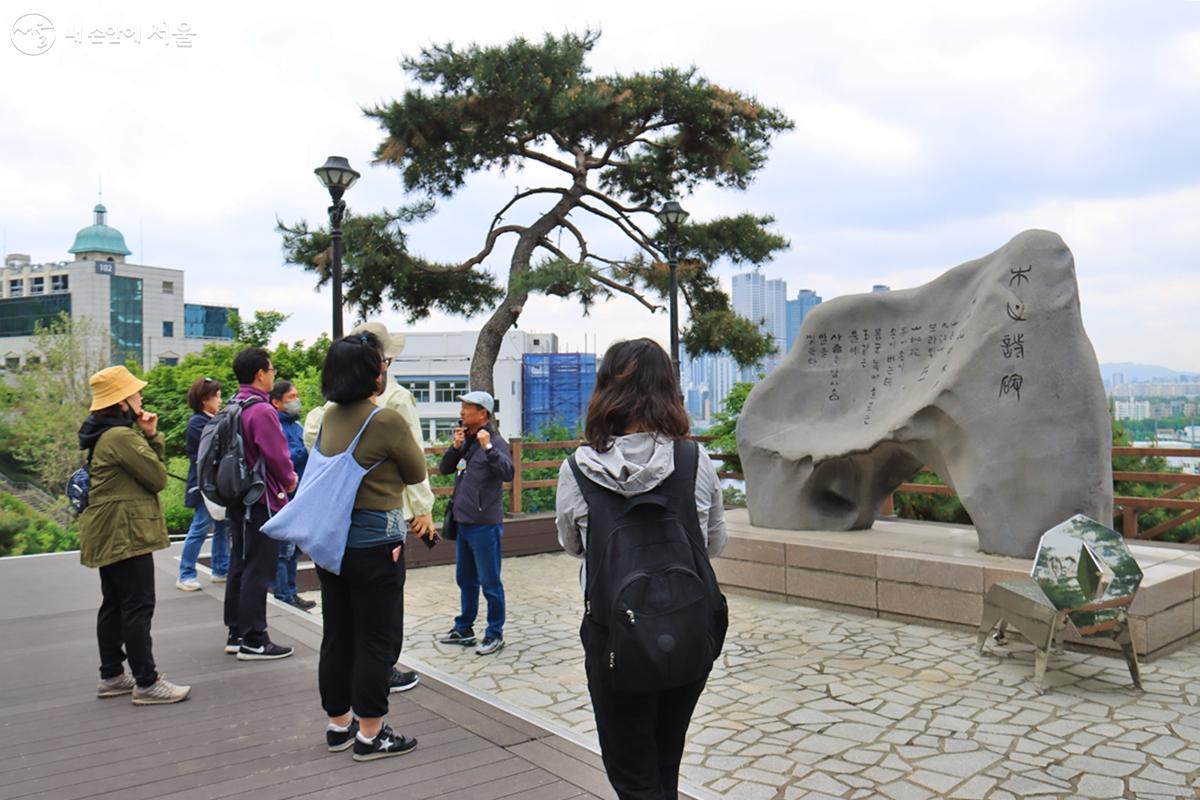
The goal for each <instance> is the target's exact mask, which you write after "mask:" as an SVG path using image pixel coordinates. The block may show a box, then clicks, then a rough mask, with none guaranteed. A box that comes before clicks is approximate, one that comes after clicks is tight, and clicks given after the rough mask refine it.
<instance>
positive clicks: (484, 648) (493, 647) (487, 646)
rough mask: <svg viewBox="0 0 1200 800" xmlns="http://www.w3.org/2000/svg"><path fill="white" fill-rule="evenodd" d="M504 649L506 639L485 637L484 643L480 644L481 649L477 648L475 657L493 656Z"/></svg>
mask: <svg viewBox="0 0 1200 800" xmlns="http://www.w3.org/2000/svg"><path fill="white" fill-rule="evenodd" d="M503 648H504V639H502V638H501V637H499V636H485V637H483V641H482V642H480V643H479V647H476V648H475V655H477V656H486V655H491V654H492V653H494V652H496V651H497V650H502V649H503Z"/></svg>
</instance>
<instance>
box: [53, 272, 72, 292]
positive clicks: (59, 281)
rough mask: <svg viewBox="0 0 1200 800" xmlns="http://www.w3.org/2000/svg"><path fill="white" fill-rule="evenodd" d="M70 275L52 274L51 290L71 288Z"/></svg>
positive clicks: (63, 290) (64, 290) (60, 290)
mask: <svg viewBox="0 0 1200 800" xmlns="http://www.w3.org/2000/svg"><path fill="white" fill-rule="evenodd" d="M70 277H71V276H70V275H51V276H50V291H51V292H54V293H56V294H57V293H59V292H66V291H69V290H70V288H71V282H70V280H69V279H70Z"/></svg>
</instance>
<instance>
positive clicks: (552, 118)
mask: <svg viewBox="0 0 1200 800" xmlns="http://www.w3.org/2000/svg"><path fill="white" fill-rule="evenodd" d="M598 38H599V34H597V33H595V32H591V31H587V32H585V33H583V34H581V35H576V34H571V33H568V34H565V35H563V36H552V35H547V36H545V37H544V38H543V39H542V40H541V41H540V42H534V41H529V40H526V39H523V38H518V39H515V40H513V41H511V42H509V43H508V44H505V45H502V46H486V47H485V46H480V45H476V44H472V45H469V46H467V47H464V48H458V47H456V46H455V45H453V44H445V45H437V46H433V47H430V48H427V49H424V50H422V51H421V53H420V55H419V56H417V57H415V58H406V59H404V61H403V62H402V64H403V68H404V70H405V72H407V73H408V75H409V77H410V78H411V80H412V84H413V85H412V86H411V88H409V89H408V90H407V91H406V92H405V93H404V94H403V96H402V97H401V98H400V99H399V100H393V101H391V102H386V103H382V104H380V105H377V106H374V107H372V108H368V109H366V112H365V113H366V114H367V116H368V117H370V118H371V119H374V120H375V121H377V122H378V124H379V125H380V127H381V128H382V130H383V131H384V132H385V136H384V139H383V141H382V142H381V143H380V144H379V146H378V147H377V149H376V153H375V155H376V161H375V163H377V164H382V165H386V166H391V167H395V168H396V169H397V170H399V171H400V174H401V175H402V177H403V183H404V188H405V190H406V191H408V192H410V193H412V194H414V195H416V196H417V197H418V200H417V201H416V202H414V203H413V204H411V205H409V206H406V207H404V208H401V209H400V210H398V211H386V210H385V211H381V212H378V213H374V214H368V215H361V216H360V215H351V216H348V218H347V221H346V223H345V226H344V242H345V256H344V266H345V271H344V277H345V283H346V288H347V292H346V297H347V301H348V303H349V304H351V305H352V306H353V307H355V308H357V310H358V311H359V312H360V313H361V314H363V315H366V314H369V313H372V312H377V311H379V310H380V309H381V308H382V307H383V305H384V303H385V302H386V303H388V304H390V305H391V306H392V307H394V308H397V309H402V310H404V311H405V312H406V313H407V314H408V316H409V319H410V320H412V319H418V318H420V317H422V316H424V315H426V314H428V313H429V310H430V309H431V308H435V307H436V308H440V309H442V310H445V311H450V312H458V313H463V314H473V313H476V312H478V311H481V310H484V309H487V308H492V315H491V317H490V318H489V319H488V321H487V322H486V323H485V324H484V326H483V330H482V331H481V333H480V337H479V340H478V343H477V345H476V351H475V357H474V358H473V359H472V367H471V383H472V386H474V387H476V388H485V389H488V390H490V389H491V388H492V374H491V373H492V367H493V365H494V363H495V359H496V355H497V353H498V351H499V346H500V341H501V339H502V337H503V335H504V333H505V332H506V331H507V330H508V329H509V328H511V327H513V326H514V325H515V324H516V323H517V321H518V319H519V317H520V315H521V313H522V311H523V309H524V305H525V303H526V301H527V300H528V297H529V295H530V293H535V292H536V293H542V294H548V295H557V296H561V297H574V298H576V299H578V300H579V301H580V302H581V303H582V305H583V310H584V313H585V314H586V313H587V311H588V309H589V308H590V306H591V305H592V304H593V303H594V302H595V301H596V300H598V299H606V298H609V297H612V296H613V295H614V294H617V293H619V294H625V295H629V296H631V297H634V298H636V299H637V300H638V301H639V302H641V303H642V305H644V306H645V307H646V308H647V309H649V310H652V311H653V310H657V309H659V308H660V307H661V305H662V303H661V300H662V298H663V297H664V295H665V294H666V288H667V280H668V278H667V270H666V268H665V267H666V263H665V262H666V258H665V257H666V244H667V243H666V241H665V240H664V236H663V232H662V231H661V230H659V228H658V226H657V223H656V221H655V218H654V214H655V212H656V211H657V210H658V208H659V207H660V206H661V205H662V203H664V202H665V201H667V200H671V199H680V198H684V197H686V196H688V195H690V194H691V193H692V192H693V191H694V190H695V189H697V188H698V187H700V186H701V185H710V186H716V187H723V188H729V189H735V190H742V189H745V188H746V187H747V186H748V185H749V183H750V182H751V181H752V180H753V178H754V176H755V175H756V174H757V173H758V171H759V170H760V169H761V168H762V166H763V165H764V164H765V162H766V157H767V151H768V149H769V147H770V144H771V142H772V140H773V138H774V137H775V136H776V135H777V134H779V133H781V132H784V131H787V130H790V129H791V128H792V122H791V121H790V120H789V119H787V117H786V116H784V115H783V113H782V112H780V111H779V110H778V109H774V108H770V107H768V106H764V105H762V104H760V103H759V102H758V101H757V100H755V99H754V98H752V97H750V96H748V95H744V94H741V93H739V92H735V91H732V90H730V89H726V88H724V87H722V86H719V85H717V84H714V83H711V82H710V81H709V80H707V79H706V78H704V77H702V76H701V75H700V74H699V73H698V72H697V70H696V69H695V68H687V69H678V68H674V67H665V68H662V69H658V70H654V71H653V72H650V73H637V74H633V75H621V74H613V75H606V76H593V75H592V74H591V71H590V69H589V67H588V66H587V63H586V59H587V56H588V54H589V52H590V51H591V50H592V48H593V47H594V46H595V44H596V42H597V40H598ZM497 169H498V170H500V171H502V172H505V173H507V172H509V171H512V170H518V171H520V170H528V174H529V176H530V179H531V180H532V181H534V182H535V183H536V184H537V185H534V186H530V187H528V188H520V187H518V189H517V190H516V191H515V192H514V194H513V196H512V197H511V198H510V199H508V200H507V202H505V203H504V204H503V205H502V207H500V208H499V209H498V210H497V211H496V212H495V214H494V215H493V217H492V219H491V221H490V224H487V225H486V227H485V226H484V225H482V224H481V227H480V231H479V234H478V236H479V239H478V242H479V244H478V246H477V248H472V250H473V252H470V253H466V254H464V258H463V260H462V261H460V262H457V263H452V264H442V263H434V262H431V261H428V260H425V259H422V258H420V257H418V256H415V255H412V254H410V253H409V252H408V250H407V242H406V237H405V234H404V231H403V229H402V226H403V225H405V224H409V223H415V222H419V221H420V220H422V219H424V218H426V217H427V216H428V215H429V214H430V213H432V211H433V204H434V203H435V202H436V200H437V199H438V198H446V197H450V196H452V195H455V194H457V193H458V192H459V191H460V190H462V189H463V187H464V186H465V185H466V183H467V180H468V178H470V177H471V176H472V175H474V174H476V173H479V172H484V171H488V170H497ZM773 222H774V220H773V218H772V217H770V216H766V215H754V214H749V213H747V214H741V215H738V216H734V217H729V218H721V219H715V220H709V221H707V222H703V223H692V224H686V225H684V226H682V227H681V229H680V230H679V231H678V232H677V234H676V235H677V237H678V240H679V241H678V244H679V245H680V246H681V252H682V253H684V257H683V258H682V259H681V264H680V268H681V274H680V288H681V291H682V295H683V298H684V302H685V303H686V304H687V306H688V309H689V310H690V312H691V313H690V323H689V324H688V326H687V328H686V329H685V330H684V331H683V337H682V338H683V341H684V343H685V345H686V346H687V348H688V350H689V352H691V353H693V354H699V353H702V352H717V351H720V350H722V349H727V350H729V351H730V352H731V353H732V354H733V355H734V357H735V358H736V359H737V360H738V361H739V362H741V363H743V364H753V363H755V362H757V361H758V360H759V359H761V357H762V356H764V355H766V354H767V353H769V352H770V351H771V343H770V340H769V338H768V337H765V336H763V335H762V334H761V333H760V332H759V331H758V329H757V326H756V325H755V321H750V320H744V319H741V318H739V317H737V316H736V315H735V314H733V312H732V310H731V309H730V307H729V299H728V296H727V295H726V294H725V293H724V292H723V291H722V290H721V288H720V286H719V284H718V282H717V280H716V278H715V276H713V274H712V273H711V268H712V265H713V262H715V261H716V260H717V259H720V258H727V259H730V260H731V261H733V262H735V263H753V264H757V263H761V262H762V261H765V260H768V259H770V258H771V257H772V255H773V254H774V253H775V252H777V251H778V250H780V249H782V248H784V247H786V246H787V242H786V241H785V240H784V239H783V238H782V237H781V236H779V235H778V234H775V233H772V232H771V231H770V229H769V228H770V226H771V224H772V223H773ZM279 228H280V231H281V233H282V234H283V245H284V253H285V258H286V260H287V261H288V262H289V263H292V264H298V265H301V266H303V267H304V268H306V269H308V270H311V271H314V272H316V273H317V274H318V275H319V278H320V280H321V281H322V282H324V281H325V280H327V279H328V273H329V265H328V234H327V233H326V232H325V231H323V230H318V231H312V230H310V229H309V228H308V226H307V225H306V224H305V223H303V222H300V223H297V224H294V225H284V224H283V223H280V225H279ZM614 233H615V234H616V235H617V236H616V237H614V236H613V234H614ZM564 237H565V239H566V242H565V243H564V242H563V238H564ZM589 237H590V238H589ZM613 238H618V239H619V240H620V241H621V242H622V243H623V244H621V245H620V246H618V247H617V248H616V249H615V250H611V251H602V248H598V247H596V246H594V245H593V244H592V243H591V242H592V240H596V241H599V240H605V241H608V240H611V239H613ZM502 239H503V240H505V241H506V246H507V242H508V241H510V240H511V248H512V249H511V252H510V255H509V258H508V275H507V278H506V285H505V286H504V288H503V289H501V288H500V287H498V286H497V284H496V281H495V279H493V278H492V277H491V275H490V274H488V273H486V272H483V271H480V270H479V269H477V268H479V267H480V266H481V265H482V264H483V262H484V261H485V259H487V258H488V257H489V256H490V255H491V254H492V253H493V252H494V251H495V250H496V248H497V246H498V243H499V242H500V241H501V240H502ZM609 247H612V245H611V244H610V245H609ZM497 298H501V299H499V301H498V302H497Z"/></svg>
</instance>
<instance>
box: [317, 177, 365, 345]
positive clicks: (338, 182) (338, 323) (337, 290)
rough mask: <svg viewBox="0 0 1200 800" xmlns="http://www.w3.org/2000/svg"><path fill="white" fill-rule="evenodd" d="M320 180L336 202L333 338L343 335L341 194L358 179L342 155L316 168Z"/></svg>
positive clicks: (332, 224) (332, 223)
mask: <svg viewBox="0 0 1200 800" xmlns="http://www.w3.org/2000/svg"><path fill="white" fill-rule="evenodd" d="M313 172H314V173H315V174H316V176H317V180H319V181H321V184H322V185H323V186H324V187H325V188H326V189H328V190H329V197H330V198H331V199H332V200H333V205H331V206H330V207H329V235H330V238H331V240H332V242H331V244H332V249H333V274H332V275H331V276H330V277H331V279H332V280H333V340H334V341H335V342H336V341H337V340H338V339H341V338H342V219H343V218H344V217H345V216H346V201H345V200H343V199H342V195H343V194H345V193H346V190H347V189H349V188H350V187H351V186H353V185H354V183H355V181H357V180H358V179H359V174H358V173H357V172H355V171H354V169H353V168H352V167H351V166H350V162H349V161H347V160H346V159H344V158H342V157H341V156H330V157H329V158H328V159H326V160H325V163H324V164H322V165H321V166H319V167H317V168H316V169H314V170H313Z"/></svg>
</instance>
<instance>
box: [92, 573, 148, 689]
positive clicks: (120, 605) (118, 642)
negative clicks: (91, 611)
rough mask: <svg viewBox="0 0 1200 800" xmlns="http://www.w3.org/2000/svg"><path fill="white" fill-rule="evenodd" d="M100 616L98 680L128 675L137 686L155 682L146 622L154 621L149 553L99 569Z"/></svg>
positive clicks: (145, 685)
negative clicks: (126, 668)
mask: <svg viewBox="0 0 1200 800" xmlns="http://www.w3.org/2000/svg"><path fill="white" fill-rule="evenodd" d="M100 593H101V595H102V597H103V600H102V601H101V603H100V613H99V614H97V615H96V641H97V642H98V643H99V645H100V677H101V678H103V679H105V680H107V679H108V678H115V677H116V676H118V675H120V674H121V673H122V672H124V671H125V670H124V667H123V666H122V664H123V662H124V661H125V660H126V659H128V660H129V671H130V672H131V673H133V678H134V680H136V681H137V685H138V686H141V687H143V688H145V687H147V686H152V685H153V684H154V682H155V681H157V680H158V672H157V671H156V669H155V666H154V654H153V653H152V652H151V643H150V620H151V619H152V618H153V617H154V557H153V556H152V555H151V554H150V553H146V554H144V555H140V556H134V557H133V558H127V559H125V560H123V561H118V562H116V563H115V564H109V565H108V566H106V567H101V568H100Z"/></svg>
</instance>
